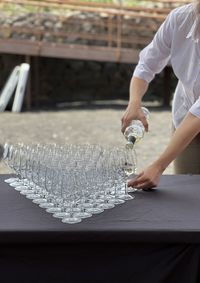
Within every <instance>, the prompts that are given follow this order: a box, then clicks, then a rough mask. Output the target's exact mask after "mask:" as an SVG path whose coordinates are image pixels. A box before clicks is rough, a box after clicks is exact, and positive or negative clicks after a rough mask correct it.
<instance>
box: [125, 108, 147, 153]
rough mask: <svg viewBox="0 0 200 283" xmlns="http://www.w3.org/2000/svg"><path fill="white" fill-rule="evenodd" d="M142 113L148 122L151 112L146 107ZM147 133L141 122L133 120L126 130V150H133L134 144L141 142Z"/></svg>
mask: <svg viewBox="0 0 200 283" xmlns="http://www.w3.org/2000/svg"><path fill="white" fill-rule="evenodd" d="M142 111H143V112H144V115H145V117H146V119H147V121H148V119H149V114H150V113H149V110H148V109H147V108H146V107H142ZM144 133H145V128H144V126H143V124H142V122H141V121H140V120H133V121H132V122H131V123H130V125H129V126H128V127H127V128H126V129H125V132H124V136H125V138H126V139H127V143H126V148H127V149H132V148H133V146H134V144H135V143H137V142H139V141H140V140H141V139H142V138H143V136H144Z"/></svg>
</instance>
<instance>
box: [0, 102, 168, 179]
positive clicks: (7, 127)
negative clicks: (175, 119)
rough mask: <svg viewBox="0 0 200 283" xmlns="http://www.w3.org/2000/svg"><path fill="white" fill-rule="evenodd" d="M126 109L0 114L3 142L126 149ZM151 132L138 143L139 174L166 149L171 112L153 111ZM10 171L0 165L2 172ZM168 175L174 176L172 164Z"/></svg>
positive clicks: (7, 112)
mask: <svg viewBox="0 0 200 283" xmlns="http://www.w3.org/2000/svg"><path fill="white" fill-rule="evenodd" d="M124 109H125V107H123V106H122V107H110V108H109V107H108V106H106V107H103V108H102V107H95V108H94V107H90V108H86V107H81V106H79V107H78V108H77V107H76V108H75V107H73V108H72V107H70V108H65V109H64V108H63V109H62V110H60V111H41V112H40V111H38V112H22V113H12V112H9V111H6V112H4V113H0V125H1V126H0V142H1V143H4V142H6V141H7V142H12V143H15V142H24V143H36V142H40V143H88V142H89V143H93V144H94V143H95V144H96V143H98V144H110V145H116V146H123V145H124V144H125V139H124V137H123V135H122V134H121V132H120V124H121V121H120V119H121V116H122V114H123V111H124ZM150 111H151V115H150V122H149V123H150V130H149V133H147V134H146V135H145V138H144V139H143V140H142V141H141V142H140V143H138V144H137V146H136V153H137V160H138V165H137V167H138V169H137V172H139V171H140V170H141V169H142V168H144V167H145V166H147V165H148V164H150V163H151V162H152V161H153V160H154V159H155V158H156V156H158V155H159V154H160V153H161V152H162V150H163V149H164V148H165V146H166V144H167V143H168V141H169V138H170V134H171V112H170V110H163V109H155V108H154V109H150ZM6 172H8V169H7V167H6V166H5V165H4V164H3V163H0V173H6ZM165 174H173V166H172V165H170V166H169V167H168V168H167V169H166V171H165Z"/></svg>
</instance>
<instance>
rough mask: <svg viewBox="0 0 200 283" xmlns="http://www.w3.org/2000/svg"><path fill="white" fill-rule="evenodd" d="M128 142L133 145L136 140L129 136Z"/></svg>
mask: <svg viewBox="0 0 200 283" xmlns="http://www.w3.org/2000/svg"><path fill="white" fill-rule="evenodd" d="M128 142H130V143H132V144H134V143H135V142H136V138H135V137H134V136H129V137H128Z"/></svg>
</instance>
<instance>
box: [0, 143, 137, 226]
mask: <svg viewBox="0 0 200 283" xmlns="http://www.w3.org/2000/svg"><path fill="white" fill-rule="evenodd" d="M2 152H3V160H4V162H5V163H6V164H7V165H8V166H9V167H10V168H11V169H12V170H13V171H14V173H15V174H16V178H10V179H7V180H5V182H7V183H9V184H10V186H12V187H14V188H15V189H16V190H17V191H19V192H20V193H21V194H22V195H25V196H26V197H27V198H28V199H30V200H32V201H33V202H34V203H36V204H38V205H39V206H40V207H41V208H44V209H46V211H47V212H49V213H52V214H53V216H54V217H57V218H61V220H62V222H63V223H70V224H73V223H78V222H80V221H81V220H82V219H84V218H87V217H90V216H92V215H93V214H97V213H101V212H103V211H104V210H105V209H110V208H113V207H114V206H115V205H117V204H122V203H124V202H125V201H126V200H130V199H133V198H134V197H133V195H130V194H129V193H128V189H127V181H126V180H127V176H129V175H130V174H134V173H135V170H136V159H135V157H136V155H135V152H134V151H133V150H132V151H128V152H127V151H126V150H125V149H124V148H117V147H103V146H100V145H91V144H81V145H76V144H66V145H56V144H32V145H25V144H16V145H11V144H5V145H4V146H3V150H2Z"/></svg>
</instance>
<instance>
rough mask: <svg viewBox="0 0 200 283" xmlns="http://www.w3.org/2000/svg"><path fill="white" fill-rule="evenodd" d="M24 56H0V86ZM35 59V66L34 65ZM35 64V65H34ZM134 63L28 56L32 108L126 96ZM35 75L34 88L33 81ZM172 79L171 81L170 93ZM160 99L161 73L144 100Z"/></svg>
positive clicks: (161, 96) (0, 87)
mask: <svg viewBox="0 0 200 283" xmlns="http://www.w3.org/2000/svg"><path fill="white" fill-rule="evenodd" d="M23 62H24V56H17V55H8V54H4V55H0V69H1V76H0V89H2V88H3V85H4V84H5V81H6V79H7V78H8V76H9V73H10V72H11V70H12V69H13V67H14V66H16V65H17V64H20V63H23ZM37 62H38V65H37ZM36 66H38V68H36ZM134 68H135V66H134V65H133V64H116V63H107V62H94V61H79V60H68V59H54V58H44V57H43V58H36V57H32V58H31V93H32V104H33V106H35V107H38V108H43V107H56V105H58V104H59V103H62V102H72V101H84V102H88V103H90V102H92V101H94V100H114V99H122V100H123V99H124V100H127V99H128V95H129V82H130V79H131V76H132V72H133V70H134ZM36 77H38V82H39V84H38V89H37V84H36ZM175 83H176V80H175V78H173V80H172V92H173V89H174V86H175ZM162 98H163V72H162V73H161V74H159V75H158V76H156V78H155V79H154V80H153V81H152V83H151V84H150V87H149V90H148V95H146V96H145V99H146V100H148V101H160V102H162Z"/></svg>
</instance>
